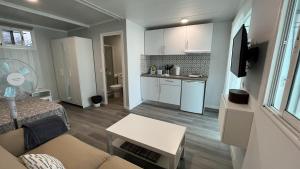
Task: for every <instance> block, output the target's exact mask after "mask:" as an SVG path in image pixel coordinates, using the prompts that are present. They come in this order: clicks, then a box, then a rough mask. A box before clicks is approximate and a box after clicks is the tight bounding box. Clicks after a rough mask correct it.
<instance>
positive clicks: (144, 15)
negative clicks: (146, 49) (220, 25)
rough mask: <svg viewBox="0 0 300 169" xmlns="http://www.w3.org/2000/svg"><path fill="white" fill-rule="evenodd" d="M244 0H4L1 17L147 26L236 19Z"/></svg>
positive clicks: (62, 25)
mask: <svg viewBox="0 0 300 169" xmlns="http://www.w3.org/2000/svg"><path fill="white" fill-rule="evenodd" d="M241 1H243V0H38V2H37V3H29V2H28V0H0V21H1V19H2V20H3V19H8V20H14V21H18V22H26V23H29V24H34V25H40V26H46V27H50V28H55V29H60V30H65V31H68V30H71V29H76V28H79V27H89V26H91V25H95V24H98V23H103V22H107V21H111V20H113V19H123V18H128V19H129V20H131V21H133V22H135V23H137V24H139V25H141V26H144V27H156V26H164V25H171V24H178V23H179V21H180V20H181V19H182V18H187V19H189V20H190V21H191V22H207V21H224V20H232V19H233V18H234V16H235V15H236V13H237V10H238V8H239V6H240V3H241Z"/></svg>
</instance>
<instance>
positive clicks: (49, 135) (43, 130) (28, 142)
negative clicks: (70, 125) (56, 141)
mask: <svg viewBox="0 0 300 169" xmlns="http://www.w3.org/2000/svg"><path fill="white" fill-rule="evenodd" d="M22 127H23V128H24V141H25V149H26V150H31V149H33V148H35V147H37V146H39V145H41V144H43V143H45V142H47V141H49V140H51V139H53V138H55V137H57V136H59V135H61V134H63V133H65V132H67V131H68V129H67V126H66V125H65V123H64V121H63V120H62V119H61V118H60V117H59V116H51V117H47V118H43V119H40V120H37V121H34V122H31V123H26V124H24V125H23V126H22Z"/></svg>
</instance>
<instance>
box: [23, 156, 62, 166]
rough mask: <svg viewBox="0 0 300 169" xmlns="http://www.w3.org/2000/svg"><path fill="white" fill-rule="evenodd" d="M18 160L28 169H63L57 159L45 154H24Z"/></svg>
mask: <svg viewBox="0 0 300 169" xmlns="http://www.w3.org/2000/svg"><path fill="white" fill-rule="evenodd" d="M20 158H21V159H22V161H23V162H24V163H25V166H26V167H27V168H28V169H65V167H64V166H63V164H62V163H61V162H60V161H59V160H58V159H56V158H54V157H52V156H50V155H47V154H25V155H22V156H21V157H20Z"/></svg>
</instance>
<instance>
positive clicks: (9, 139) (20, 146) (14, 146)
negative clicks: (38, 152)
mask: <svg viewBox="0 0 300 169" xmlns="http://www.w3.org/2000/svg"><path fill="white" fill-rule="evenodd" d="M0 145H1V146H2V147H3V148H5V149H6V150H7V151H8V152H10V153H11V154H13V155H14V156H16V157H19V156H20V155H22V154H24V153H25V147H24V130H23V128H20V129H17V130H14V131H10V132H7V133H5V134H2V135H0Z"/></svg>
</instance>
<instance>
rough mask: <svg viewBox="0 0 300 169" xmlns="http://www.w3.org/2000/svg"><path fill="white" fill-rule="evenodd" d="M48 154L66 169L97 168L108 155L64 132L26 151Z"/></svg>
mask: <svg viewBox="0 0 300 169" xmlns="http://www.w3.org/2000/svg"><path fill="white" fill-rule="evenodd" d="M27 154H48V155H51V156H53V157H55V158H57V159H58V160H60V161H61V162H62V164H63V165H64V166H65V168H67V169H79V168H86V169H93V168H94V169H97V168H99V166H100V165H101V164H102V163H103V162H104V161H105V160H106V159H108V158H109V157H110V156H109V155H108V154H107V153H105V152H103V151H101V150H99V149H97V148H94V147H92V146H90V145H88V144H85V143H83V142H82V141H80V140H78V139H76V138H75V137H73V136H71V135H69V134H64V135H61V136H59V137H57V138H55V139H53V140H50V141H49V142H47V143H45V144H43V145H41V146H39V147H37V148H35V149H33V150H31V151H29V152H27Z"/></svg>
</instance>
